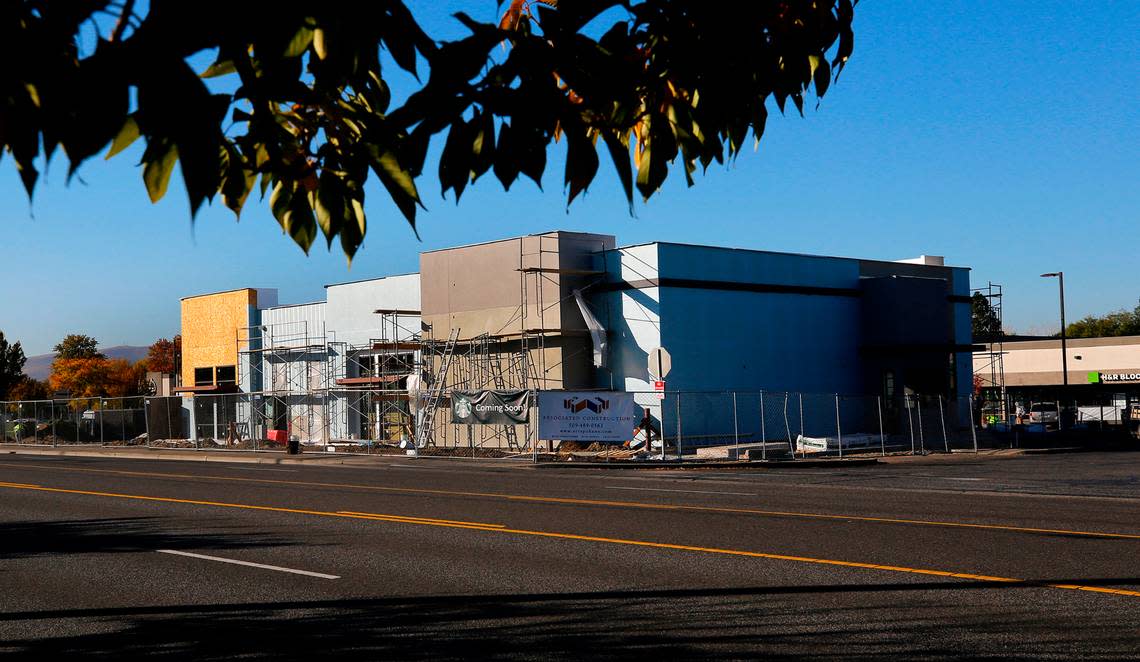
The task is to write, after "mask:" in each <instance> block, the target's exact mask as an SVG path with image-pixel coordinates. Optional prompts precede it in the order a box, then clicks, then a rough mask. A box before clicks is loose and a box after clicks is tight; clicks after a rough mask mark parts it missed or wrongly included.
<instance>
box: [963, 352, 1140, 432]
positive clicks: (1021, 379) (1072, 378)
mask: <svg viewBox="0 0 1140 662" xmlns="http://www.w3.org/2000/svg"><path fill="white" fill-rule="evenodd" d="M1065 345H1066V352H1067V353H1066V355H1065V361H1064V362H1062V358H1061V356H1062V355H1061V341H1060V339H1057V338H1048V339H1031V340H1018V339H1015V340H1006V341H1005V342H1003V343H1001V344H1000V346H999V345H998V344H997V343H994V344H987V345H986V346H985V351H981V352H978V353H977V354H975V356H974V370H975V372H976V373H977V374H978V375H980V376H981V377H982V382H983V386H986V387H991V386H992V385H993V383H994V382H996V381H998V380H997V379H996V378H995V377H993V375H995V373H996V372H997V367H996V365H995V362H996V361H997V360H999V358H1000V361H1001V367H1002V368H1004V373H1005V389H1006V393H1007V396H1008V398H1009V401H1010V402H1011V409H1013V410H1016V408H1017V407H1018V406H1020V407H1022V408H1023V409H1025V410H1026V411H1028V410H1029V409H1030V408H1031V407H1032V405H1034V404H1038V403H1058V404H1059V405H1060V406H1061V407H1068V408H1077V411H1076V412H1075V413H1076V415H1077V419H1078V420H1089V419H1094V420H1095V419H1098V418H1099V417H1101V416H1103V417H1104V420H1106V421H1110V422H1112V421H1118V420H1120V413H1121V411H1122V410H1125V409H1128V408H1131V406H1132V405H1134V404H1140V336H1121V337H1116V338H1072V339H1069V340H1067V341H1066V343H1065ZM1066 364H1067V367H1068V384H1067V385H1066V383H1065V375H1066V373H1065V372H1064V371H1063V369H1062V366H1063V365H1066ZM991 399H992V396H991Z"/></svg>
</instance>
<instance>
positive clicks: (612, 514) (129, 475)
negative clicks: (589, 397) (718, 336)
mask: <svg viewBox="0 0 1140 662" xmlns="http://www.w3.org/2000/svg"><path fill="white" fill-rule="evenodd" d="M1138 476H1140V454H1138V453H1105V454H1096V453H1087V454H1074V455H1051V456H1039V457H1019V458H1012V459H988V460H972V459H963V458H960V457H958V458H954V459H953V460H950V461H945V460H943V461H928V462H923V461H913V462H906V463H901V464H894V465H877V466H874V467H863V468H847V469H830V468H828V469H810V470H809V469H804V470H785V471H761V472H731V471H694V472H685V471H651V472H646V471H612V470H610V471H605V470H572V469H536V468H533V467H530V466H525V465H515V464H506V463H494V462H477V463H476V462H465V461H455V460H406V459H401V458H393V459H388V460H376V461H374V462H373V463H372V464H369V465H367V466H319V465H254V464H236V463H213V462H208V463H202V462H175V461H150V460H138V459H131V460H123V459H95V458H72V457H37V456H29V455H16V454H4V455H0V657H12V658H21V657H26V658H36V659H57V658H63V657H65V656H74V655H80V656H96V655H99V656H112V655H114V656H117V657H124V656H125V657H132V656H140V655H149V656H156V657H167V658H171V659H194V660H222V659H224V660H231V659H249V658H252V659H262V658H264V659H310V660H311V659H324V658H325V657H329V656H332V655H337V656H339V657H342V658H345V659H368V660H373V659H380V658H392V659H449V658H459V657H464V658H492V659H494V658H503V659H507V658H509V659H518V658H532V659H552V658H574V659H581V658H582V657H584V656H587V655H588V656H589V657H591V658H595V659H609V658H628V657H641V656H650V655H652V656H655V657H665V658H670V659H678V658H699V657H714V656H715V657H722V658H723V657H728V658H757V657H762V656H763V657H767V658H770V659H772V658H774V659H782V658H796V659H803V658H808V659H824V658H830V659H836V658H840V659H859V658H869V657H881V656H892V655H893V656H898V657H906V658H927V659H961V658H962V657H967V656H990V657H1001V658H1007V659H1008V658H1024V659H1041V658H1055V659H1071V658H1074V657H1086V658H1089V657H1092V658H1111V659H1119V658H1129V657H1133V658H1140V567H1138V564H1140V482H1138V481H1140V478H1138Z"/></svg>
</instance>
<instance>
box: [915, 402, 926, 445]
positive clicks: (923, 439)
mask: <svg viewBox="0 0 1140 662" xmlns="http://www.w3.org/2000/svg"><path fill="white" fill-rule="evenodd" d="M914 404H915V411H917V412H918V450H919V452H920V453H922V454H923V455H926V435H925V434H923V431H922V398H921V397H919V396H918V395H917V394H916V395H915V396H914Z"/></svg>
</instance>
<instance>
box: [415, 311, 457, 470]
mask: <svg viewBox="0 0 1140 662" xmlns="http://www.w3.org/2000/svg"><path fill="white" fill-rule="evenodd" d="M458 340H459V329H452V330H451V335H449V336H448V337H447V344H446V345H444V347H443V357H442V358H441V359H440V366H439V374H438V375H437V376H436V378H435V379H434V380H433V381H432V383H431V384H430V386H429V388H428V394H427V398H426V399H425V402H424V415H423V418H422V419H421V420H420V426H419V427H418V428H416V450H417V451H418V450H419V449H421V448H424V447H425V446H427V443H428V441H429V440H430V439H431V435H432V429H433V427H434V426H435V414H436V410H437V409H438V408H439V402H440V400H442V399H443V390H444V387H445V386H446V382H447V372H448V370H450V368H451V359H452V357H453V356H454V355H455V343H456V341H458Z"/></svg>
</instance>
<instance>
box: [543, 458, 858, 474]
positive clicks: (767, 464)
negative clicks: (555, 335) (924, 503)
mask: <svg viewBox="0 0 1140 662" xmlns="http://www.w3.org/2000/svg"><path fill="white" fill-rule="evenodd" d="M878 463H879V458H877V457H871V458H855V459H842V460H840V459H838V458H836V459H833V460H768V461H765V460H752V461H745V462H737V461H727V462H719V461H708V462H700V461H695V460H694V461H692V462H683V463H678V462H677V461H675V460H674V461H668V460H666V461H664V462H655V461H642V462H630V461H628V460H620V461H616V462H540V463H539V464H535V465H530V466H532V467H534V468H535V469H636V470H654V469H656V470H658V471H661V470H670V469H672V470H676V469H682V470H685V469H739V470H742V471H755V470H764V469H819V468H824V467H826V468H832V469H834V468H840V467H843V468H848V467H867V466H871V465H874V464H878Z"/></svg>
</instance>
